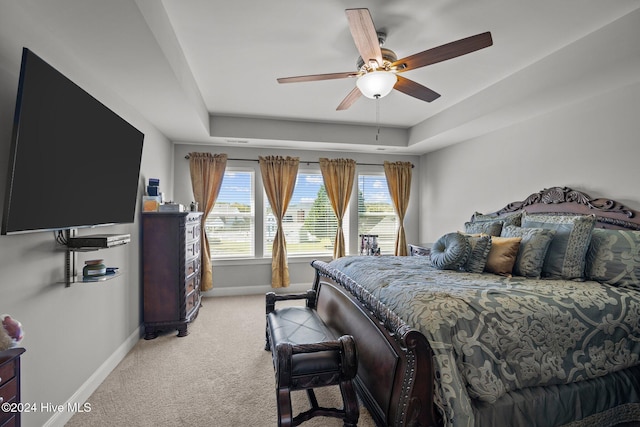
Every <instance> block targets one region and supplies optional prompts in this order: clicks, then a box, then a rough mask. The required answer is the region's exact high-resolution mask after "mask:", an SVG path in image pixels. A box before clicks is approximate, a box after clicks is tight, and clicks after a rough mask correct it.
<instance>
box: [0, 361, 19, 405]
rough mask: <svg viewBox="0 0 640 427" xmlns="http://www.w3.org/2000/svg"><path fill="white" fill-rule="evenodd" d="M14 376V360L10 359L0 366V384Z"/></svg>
mask: <svg viewBox="0 0 640 427" xmlns="http://www.w3.org/2000/svg"><path fill="white" fill-rule="evenodd" d="M15 376H16V362H15V361H13V360H12V361H11V362H9V363H7V364H5V365H2V366H0V386H2V385H3V384H4V383H6V382H8V381H9V380H10V379H11V378H13V377H15ZM5 402H6V400H5Z"/></svg>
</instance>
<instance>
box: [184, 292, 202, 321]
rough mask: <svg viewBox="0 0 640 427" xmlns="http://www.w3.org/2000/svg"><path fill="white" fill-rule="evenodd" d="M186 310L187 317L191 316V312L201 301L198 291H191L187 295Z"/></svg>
mask: <svg viewBox="0 0 640 427" xmlns="http://www.w3.org/2000/svg"><path fill="white" fill-rule="evenodd" d="M186 303H187V304H186V312H187V317H189V316H190V315H191V312H192V311H193V310H194V309H195V308H196V307H197V305H198V304H199V303H200V301H199V296H198V292H191V293H190V294H189V295H187V301H186Z"/></svg>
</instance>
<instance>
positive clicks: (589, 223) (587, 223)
mask: <svg viewBox="0 0 640 427" xmlns="http://www.w3.org/2000/svg"><path fill="white" fill-rule="evenodd" d="M595 223H596V217H595V216H594V215H544V214H527V215H525V216H524V217H523V218H522V226H523V227H526V228H547V229H552V230H555V231H556V234H555V236H553V239H551V243H550V244H549V249H547V255H546V256H545V259H544V264H543V265H542V276H545V277H552V278H557V279H566V280H572V279H584V265H585V257H586V254H587V249H588V248H589V242H590V241H591V232H592V231H593V227H594V226H595Z"/></svg>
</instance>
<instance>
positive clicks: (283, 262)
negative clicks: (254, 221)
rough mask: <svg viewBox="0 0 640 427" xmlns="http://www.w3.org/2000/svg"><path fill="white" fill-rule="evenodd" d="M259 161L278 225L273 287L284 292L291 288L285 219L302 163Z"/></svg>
mask: <svg viewBox="0 0 640 427" xmlns="http://www.w3.org/2000/svg"><path fill="white" fill-rule="evenodd" d="M258 160H259V162H260V172H261V174H262V182H263V184H264V189H265V191H266V193H267V198H268V199H269V203H270V204H271V209H272V210H273V216H274V217H275V218H276V224H277V230H276V235H275V237H274V239H273V251H272V255H271V256H272V260H271V287H273V288H284V287H287V286H289V283H290V281H289V266H288V265H287V242H286V240H285V237H284V231H283V230H282V218H283V217H284V214H285V212H286V211H287V208H288V207H289V202H290V201H291V196H292V195H293V189H294V187H295V185H296V177H297V175H298V164H299V163H300V161H299V159H298V158H297V157H286V158H285V157H280V156H267V157H262V156H259V157H258Z"/></svg>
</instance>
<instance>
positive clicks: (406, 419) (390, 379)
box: [311, 261, 440, 427]
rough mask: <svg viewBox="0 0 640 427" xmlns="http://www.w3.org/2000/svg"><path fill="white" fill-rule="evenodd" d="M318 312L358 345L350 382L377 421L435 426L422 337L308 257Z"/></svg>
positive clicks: (430, 375) (349, 282)
mask: <svg viewBox="0 0 640 427" xmlns="http://www.w3.org/2000/svg"><path fill="white" fill-rule="evenodd" d="M311 265H312V266H313V267H314V268H315V271H316V274H315V281H314V289H315V290H316V293H317V307H316V308H317V312H318V314H319V315H320V317H321V318H322V320H323V321H324V322H325V324H326V325H327V326H328V327H329V328H330V329H332V330H333V331H334V332H335V333H336V334H338V335H345V334H348V335H352V336H353V337H354V339H355V341H356V346H357V351H358V374H357V376H356V378H355V386H356V389H357V390H358V394H359V395H360V397H361V399H362V400H363V402H364V404H365V406H366V407H367V409H368V410H369V412H370V413H371V415H372V417H373V418H374V420H375V421H376V424H377V425H379V426H394V427H395V426H436V425H439V424H440V420H439V417H438V415H437V412H436V411H435V406H434V403H433V378H434V374H433V369H432V352H431V348H430V347H429V343H428V342H427V339H426V338H425V337H424V335H422V334H421V333H420V332H419V331H417V330H415V329H412V328H410V327H409V326H408V325H407V324H406V323H405V322H404V321H403V320H402V319H400V318H399V317H398V316H397V315H396V314H395V313H393V312H392V311H391V310H389V309H388V308H387V307H386V306H385V305H384V304H382V303H381V302H380V301H378V300H377V299H376V298H375V297H374V296H373V295H371V294H370V293H369V292H367V291H366V290H365V289H364V288H362V287H361V286H360V285H358V284H357V283H356V282H354V281H353V280H351V279H350V278H349V277H347V276H346V275H344V274H342V273H340V272H339V271H337V270H335V269H333V268H331V267H330V266H329V265H328V264H327V263H325V262H322V261H313V262H312V263H311ZM418 379H419V380H418Z"/></svg>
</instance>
